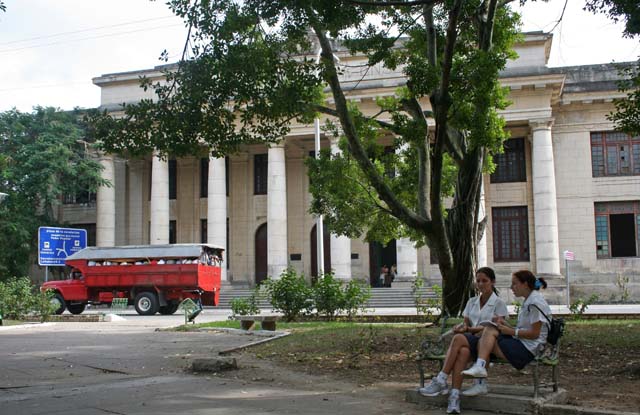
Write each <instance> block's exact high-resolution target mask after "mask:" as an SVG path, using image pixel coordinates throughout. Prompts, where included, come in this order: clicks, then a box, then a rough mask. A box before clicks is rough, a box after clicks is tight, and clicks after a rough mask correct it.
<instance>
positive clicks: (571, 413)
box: [540, 404, 640, 415]
mask: <svg viewBox="0 0 640 415" xmlns="http://www.w3.org/2000/svg"><path fill="white" fill-rule="evenodd" d="M540 413H541V415H638V414H639V413H640V412H624V411H614V410H610V409H596V408H585V407H583V406H573V405H557V404H548V405H543V406H542V408H541V411H540Z"/></svg>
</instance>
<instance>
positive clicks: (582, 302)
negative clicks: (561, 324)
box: [569, 294, 598, 320]
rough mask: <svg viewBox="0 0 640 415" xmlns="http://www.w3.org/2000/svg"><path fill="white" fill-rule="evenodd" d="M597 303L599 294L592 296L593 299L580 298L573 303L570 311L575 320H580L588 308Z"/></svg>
mask: <svg viewBox="0 0 640 415" xmlns="http://www.w3.org/2000/svg"><path fill="white" fill-rule="evenodd" d="M596 301H598V294H592V295H591V297H589V298H587V299H583V298H578V299H577V300H576V301H574V302H573V303H571V305H570V306H569V311H570V312H571V315H572V317H573V319H574V320H580V319H581V318H582V315H583V314H584V312H585V311H587V308H589V306H590V305H591V304H593V303H595V302H596Z"/></svg>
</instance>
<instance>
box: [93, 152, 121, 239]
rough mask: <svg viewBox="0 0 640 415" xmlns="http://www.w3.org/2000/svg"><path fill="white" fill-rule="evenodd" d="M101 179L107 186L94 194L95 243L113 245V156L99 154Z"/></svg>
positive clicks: (114, 217)
mask: <svg viewBox="0 0 640 415" xmlns="http://www.w3.org/2000/svg"><path fill="white" fill-rule="evenodd" d="M100 165H101V166H102V172H101V173H100V175H101V176H102V178H103V179H105V180H108V181H109V183H110V184H109V185H108V186H100V187H99V188H98V192H97V194H96V211H97V212H96V245H97V246H114V245H115V242H116V189H115V172H114V165H113V156H112V155H110V154H103V155H101V156H100Z"/></svg>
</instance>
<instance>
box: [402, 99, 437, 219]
mask: <svg viewBox="0 0 640 415" xmlns="http://www.w3.org/2000/svg"><path fill="white" fill-rule="evenodd" d="M402 106H403V108H404V109H405V110H406V111H407V112H408V113H409V114H411V116H412V117H413V119H414V120H415V121H416V122H417V123H418V126H419V128H420V129H421V132H420V133H421V134H420V135H421V136H422V137H423V139H422V142H419V143H416V147H417V150H418V214H420V215H422V216H424V217H425V218H427V219H431V214H430V213H429V206H430V205H431V200H430V199H429V197H430V193H429V189H430V188H431V155H430V154H429V153H430V145H429V125H428V124H427V120H426V118H425V111H422V107H421V106H420V102H418V100H417V99H415V98H411V99H405V100H402Z"/></svg>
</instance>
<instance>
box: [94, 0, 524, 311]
mask: <svg viewBox="0 0 640 415" xmlns="http://www.w3.org/2000/svg"><path fill="white" fill-rule="evenodd" d="M508 3H509V1H498V0H466V1H463V0H411V1H383V0H379V1H373V0H372V1H364V0H362V1H356V0H337V1H324V0H277V1H258V0H244V1H229V0H206V1H199V2H191V1H188V0H172V1H169V3H168V4H169V6H170V8H171V9H172V11H173V12H174V13H175V14H177V15H178V16H181V17H183V18H184V19H185V22H187V24H188V25H189V27H190V33H191V35H190V39H189V43H188V45H187V47H186V49H185V50H187V51H188V52H189V53H188V55H189V56H188V57H187V58H186V59H183V60H182V61H180V62H179V63H177V64H175V65H172V66H169V67H167V70H166V72H165V76H166V80H164V81H161V82H151V81H150V80H143V87H144V88H152V89H153V90H154V92H155V93H156V95H157V99H155V100H151V99H145V100H142V101H140V102H138V103H134V104H127V105H125V106H124V108H123V112H122V115H121V116H119V117H112V116H110V114H106V113H105V114H102V115H100V116H97V117H93V118H92V120H91V123H92V126H93V134H95V136H96V137H97V138H98V139H100V140H101V142H102V146H103V148H104V149H105V150H107V151H111V152H120V153H123V152H124V153H127V154H129V155H133V156H135V155H141V154H148V153H150V152H152V151H158V152H160V153H161V154H173V155H177V156H179V155H184V154H198V153H202V152H203V151H212V152H213V153H214V154H217V155H225V154H229V153H232V152H234V151H237V150H238V149H239V148H240V146H242V145H243V144H247V143H265V144H270V143H275V142H278V141H280V140H282V138H283V137H285V136H286V135H287V133H288V132H289V130H290V128H291V125H292V123H293V121H298V122H303V123H308V122H311V120H312V119H313V117H315V116H317V115H319V114H323V115H324V116H326V117H329V118H330V122H328V123H327V125H326V132H327V135H329V136H335V138H336V139H337V140H339V145H340V147H341V148H342V150H343V153H342V155H337V154H336V155H330V154H329V153H324V154H323V157H322V158H321V160H319V161H318V162H310V163H309V170H310V174H311V177H312V187H313V188H312V193H313V197H314V202H313V207H312V212H313V213H322V214H324V215H325V216H326V218H327V224H328V227H329V229H331V230H332V231H333V232H337V233H340V234H345V235H349V236H357V235H361V234H362V233H363V232H368V239H369V240H385V239H390V238H395V237H401V236H408V237H410V238H412V239H413V240H414V241H416V243H417V244H425V243H426V244H428V245H429V247H430V248H431V250H432V251H434V252H435V253H436V256H437V258H438V262H439V267H440V270H441V273H442V276H443V284H444V290H443V296H444V303H445V309H446V311H447V312H449V313H452V314H456V313H458V312H459V311H460V310H461V307H462V306H463V305H464V302H465V301H466V299H467V297H468V295H469V293H470V292H471V289H472V280H473V274H474V267H475V260H476V256H477V251H476V249H477V248H476V247H477V241H478V239H479V237H480V236H481V235H482V232H483V224H484V222H483V219H484V218H482V217H479V200H480V192H481V182H482V172H483V169H484V170H487V169H489V170H490V169H491V167H492V162H491V154H493V153H495V152H498V151H501V148H502V142H503V140H504V139H505V138H506V137H507V136H508V133H507V132H506V131H505V129H504V127H505V122H504V120H503V119H502V118H501V117H500V116H499V115H498V111H499V110H501V109H504V108H506V106H507V105H508V102H507V101H506V91H505V90H504V89H503V88H502V87H501V86H500V84H499V81H498V75H499V71H500V70H501V69H503V68H504V67H505V65H506V62H507V60H508V59H510V58H514V57H515V55H514V52H513V51H512V45H513V43H514V42H515V41H516V40H517V39H518V29H519V18H518V16H517V15H516V14H515V13H513V12H512V10H511V9H510V7H509V4H508ZM345 54H347V55H348V54H351V55H360V56H362V57H363V59H362V60H361V61H359V62H357V63H354V64H353V65H355V66H357V67H358V68H359V70H361V71H363V73H366V72H367V71H368V70H369V69H372V68H376V67H377V68H380V67H383V68H386V69H388V70H391V71H398V72H400V73H402V75H403V80H404V81H403V82H402V83H401V84H399V85H397V88H396V89H395V91H392V92H393V93H392V94H391V95H388V96H385V97H384V98H378V99H377V100H376V105H377V110H376V111H374V112H372V111H371V110H370V109H367V108H365V107H364V106H363V105H362V103H361V102H358V101H357V100H351V99H350V98H349V94H350V92H351V91H352V90H353V89H354V88H355V89H356V90H357V88H358V87H357V86H355V87H354V86H353V84H352V85H351V86H350V87H349V88H345V87H344V85H343V81H342V79H341V76H343V75H344V74H345V73H347V72H349V71H353V70H354V67H353V66H350V64H349V63H348V62H347V63H343V62H341V61H340V60H339V56H345ZM325 94H326V95H325ZM380 140H386V141H387V142H388V145H389V146H390V147H391V148H392V149H393V151H391V152H388V151H386V150H384V148H383V147H382V145H381V144H380ZM347 180H349V182H348V183H347ZM446 197H449V199H448V200H450V203H447V204H445V202H444V200H445V198H446Z"/></svg>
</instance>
